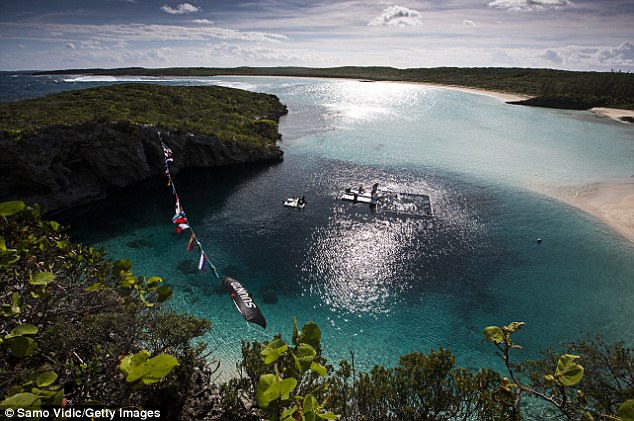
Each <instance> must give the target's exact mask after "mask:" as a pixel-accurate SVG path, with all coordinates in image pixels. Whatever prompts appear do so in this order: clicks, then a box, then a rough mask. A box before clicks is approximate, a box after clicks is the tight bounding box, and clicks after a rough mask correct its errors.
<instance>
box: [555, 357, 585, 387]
mask: <svg viewBox="0 0 634 421" xmlns="http://www.w3.org/2000/svg"><path fill="white" fill-rule="evenodd" d="M578 358H579V356H577V355H570V354H564V355H562V356H561V357H560V358H559V361H557V370H556V371H555V378H556V379H557V381H559V383H561V384H563V385H564V386H574V385H575V384H577V383H579V382H580V381H581V379H582V378H583V367H582V366H580V365H579V364H577V363H575V362H574V361H575V360H577V359H578Z"/></svg>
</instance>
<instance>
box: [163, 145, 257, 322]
mask: <svg viewBox="0 0 634 421" xmlns="http://www.w3.org/2000/svg"><path fill="white" fill-rule="evenodd" d="M160 136H161V135H160V133H159V138H160ZM161 147H162V148H163V155H164V157H165V176H166V177H167V185H168V186H171V187H172V194H173V195H174V198H175V199H176V205H175V207H174V216H173V217H172V222H173V223H174V224H176V232H177V233H178V234H180V233H182V232H183V231H184V230H187V229H188V230H190V231H191V237H190V238H189V242H188V243H187V250H188V251H193V250H194V244H196V246H198V252H199V253H200V258H199V259H198V269H199V270H200V271H204V270H205V266H206V265H209V267H210V268H211V270H212V272H213V274H214V275H215V276H216V278H218V280H220V281H221V282H222V284H223V285H224V287H225V289H226V290H227V293H228V294H229V296H230V297H231V299H232V300H233V303H234V304H235V306H236V308H237V309H238V311H239V312H240V314H242V317H244V319H245V320H246V321H247V322H251V323H255V324H257V325H260V326H262V327H263V328H266V319H265V318H264V315H263V314H262V312H261V311H260V308H259V307H258V306H257V305H256V304H255V301H253V298H252V297H251V293H250V292H249V291H248V290H247V289H246V288H245V287H244V286H243V285H242V284H241V283H240V282H238V281H237V280H235V279H233V278H228V277H225V278H222V279H221V278H220V276H219V275H218V271H217V270H216V267H215V266H214V265H213V264H212V263H211V262H210V261H209V260H208V259H207V254H206V253H205V250H203V246H202V244H201V243H200V241H198V238H197V237H196V234H195V233H194V230H193V228H192V227H191V226H190V225H189V221H188V220H187V216H186V215H185V210H184V209H183V207H182V206H181V203H180V199H179V198H178V194H176V186H175V185H174V181H173V180H172V175H171V174H170V169H169V163H170V162H174V158H172V150H171V149H170V148H168V147H167V145H165V144H164V143H163V142H162V141H161Z"/></svg>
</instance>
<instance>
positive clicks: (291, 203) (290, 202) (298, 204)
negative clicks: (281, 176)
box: [282, 197, 306, 209]
mask: <svg viewBox="0 0 634 421" xmlns="http://www.w3.org/2000/svg"><path fill="white" fill-rule="evenodd" d="M282 204H283V205H284V206H286V207H287V208H297V209H304V206H306V202H304V201H302V200H301V199H300V198H299V197H289V198H287V199H286V200H285V201H284V202H283V203H282Z"/></svg>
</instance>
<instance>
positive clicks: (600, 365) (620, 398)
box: [223, 321, 634, 421]
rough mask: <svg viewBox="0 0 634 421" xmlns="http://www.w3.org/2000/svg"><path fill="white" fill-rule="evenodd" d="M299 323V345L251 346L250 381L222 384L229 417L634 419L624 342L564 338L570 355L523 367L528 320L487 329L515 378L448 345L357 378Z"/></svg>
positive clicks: (246, 376)
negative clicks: (477, 365) (252, 410)
mask: <svg viewBox="0 0 634 421" xmlns="http://www.w3.org/2000/svg"><path fill="white" fill-rule="evenodd" d="M293 324H294V329H293V340H292V343H293V345H294V347H293V349H291V348H290V347H289V346H287V344H286V343H285V342H284V341H283V340H282V339H281V338H280V337H277V338H275V339H274V340H273V341H271V342H267V343H259V342H253V343H243V344H242V362H241V363H239V364H238V366H237V368H238V371H239V373H241V377H240V378H239V379H234V380H232V381H231V382H229V383H227V384H225V385H224V386H223V388H224V390H223V396H224V397H225V399H224V401H223V404H224V406H225V419H227V420H244V419H254V420H255V419H258V418H257V417H255V416H254V417H253V418H249V417H248V416H246V415H245V414H247V413H248V411H247V408H246V407H245V406H244V402H245V401H256V402H257V403H258V405H259V408H260V410H261V411H262V413H263V414H264V415H265V416H266V419H270V420H282V421H292V420H311V421H312V420H320V419H327V420H332V419H343V420H364V421H423V420H521V419H566V420H588V421H590V420H615V421H616V420H622V421H633V420H634V413H632V409H634V399H632V398H633V397H634V371H633V370H632V368H633V367H634V352H633V350H631V349H628V348H625V347H624V346H623V344H622V343H616V344H613V345H606V344H605V343H604V342H603V341H602V340H601V339H600V338H597V339H594V340H586V341H582V342H579V343H573V344H564V352H563V353H562V354H557V353H555V352H554V351H552V350H548V351H546V352H545V356H546V358H545V359H544V360H539V361H528V362H524V363H522V364H518V363H515V362H513V361H512V350H513V349H515V348H521V346H519V345H517V344H515V343H514V342H513V341H512V339H511V337H512V335H514V334H515V333H516V332H517V331H519V330H520V328H521V327H522V326H523V325H524V323H521V322H514V323H511V324H509V325H508V326H504V327H502V328H500V327H497V326H490V327H488V328H486V329H484V338H485V339H486V340H487V341H489V342H491V343H492V344H493V345H494V346H495V347H496V348H497V349H498V351H499V352H498V356H500V357H501V358H502V360H503V361H504V364H505V366H506V368H507V374H508V376H509V377H502V375H500V374H499V373H497V372H495V371H493V370H491V369H488V368H483V369H481V370H479V371H477V372H473V371H470V370H467V369H464V368H459V367H457V366H456V359H455V357H454V355H453V354H452V353H451V351H449V350H446V349H442V348H441V349H439V350H438V351H435V350H431V351H430V352H429V353H428V354H422V353H418V352H414V353H411V354H407V355H404V356H402V357H401V358H400V360H399V363H398V365H397V366H396V367H393V368H385V367H383V366H375V367H374V368H372V370H370V372H367V373H360V374H358V375H357V374H356V372H355V368H354V364H351V363H350V362H348V361H347V360H342V361H340V363H339V368H338V369H337V370H335V369H334V367H333V366H331V365H329V364H328V363H327V361H326V359H325V358H323V357H322V356H321V345H320V341H319V339H320V337H321V334H320V331H319V328H318V327H317V326H316V325H315V324H314V323H312V322H308V323H307V324H306V325H305V326H304V328H303V330H302V332H303V334H300V335H299V336H298V330H297V325H296V324H295V321H293ZM304 341H306V342H310V346H309V347H308V348H307V350H306V351H303V350H302V348H303V347H304V346H305V342H304ZM572 352H575V353H577V354H578V355H574V354H572ZM353 361H354V359H353ZM582 364H583V365H582ZM313 365H314V366H313ZM309 366H310V369H309ZM241 398H242V399H241ZM529 401H530V403H531V404H530V405H526V403H529ZM320 402H321V403H320Z"/></svg>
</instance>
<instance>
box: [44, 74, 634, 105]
mask: <svg viewBox="0 0 634 421" xmlns="http://www.w3.org/2000/svg"><path fill="white" fill-rule="evenodd" d="M56 73H57V74H94V75H133V76H134V75H137V76H217V75H245V76H295V77H301V76H305V77H329V78H334V77H337V78H354V79H366V80H375V81H379V80H384V81H385V80H390V81H403V82H425V83H437V84H441V85H453V86H464V87H469V88H478V89H487V90H492V91H498V92H507V93H513V94H521V95H528V96H539V97H545V98H548V99H554V100H557V103H559V104H568V103H572V104H574V107H573V108H577V109H587V108H591V107H597V106H602V107H613V108H626V109H634V74H632V73H623V72H573V71H567V70H553V69H522V68H499V67H487V68H459V67H437V68H418V69H416V68H413V69H396V68H393V67H354V66H347V67H333V68H307V67H237V68H205V67H181V68H167V69H144V68H138V67H136V68H121V69H80V70H77V69H74V70H60V71H57V72H46V73H45V74H56ZM549 103H550V102H548V101H544V102H543V104H544V105H543V106H549V105H548V104H549Z"/></svg>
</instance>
